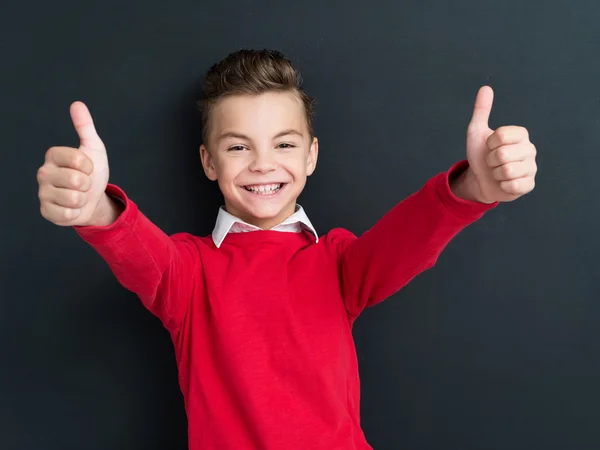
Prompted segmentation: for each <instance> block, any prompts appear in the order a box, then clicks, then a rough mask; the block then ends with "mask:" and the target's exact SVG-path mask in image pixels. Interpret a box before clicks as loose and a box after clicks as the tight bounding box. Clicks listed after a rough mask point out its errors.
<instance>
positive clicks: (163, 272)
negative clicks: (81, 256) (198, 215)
mask: <svg viewBox="0 0 600 450" xmlns="http://www.w3.org/2000/svg"><path fill="white" fill-rule="evenodd" d="M106 193H107V194H108V195H110V196H112V197H116V198H117V199H120V200H121V201H122V202H123V203H124V204H125V209H124V211H123V212H122V213H121V215H120V216H119V217H118V219H117V220H116V221H115V222H113V223H112V224H111V225H108V226H87V227H74V228H75V230H76V232H77V233H78V235H79V236H81V238H82V239H83V240H84V241H86V242H87V243H88V244H90V245H91V246H92V247H93V248H94V249H95V250H96V251H97V252H98V253H99V254H100V256H101V257H102V258H103V259H104V260H105V261H106V262H107V263H108V265H109V267H110V269H111V270H112V271H113V273H114V275H115V276H116V278H117V280H118V281H119V282H120V283H121V285H122V286H123V287H125V288H127V289H128V290H130V291H132V292H134V293H135V294H137V295H138V297H139V298H140V299H141V301H142V303H143V304H144V306H145V307H146V308H147V309H148V310H149V311H150V312H151V313H152V314H154V315H155V316H157V317H158V318H159V319H160V320H161V321H162V323H163V325H164V326H165V328H167V329H168V330H169V331H170V332H176V331H177V330H178V329H179V326H180V324H181V322H182V321H183V318H184V316H185V313H186V311H187V306H188V305H189V302H190V300H191V296H192V289H193V286H194V279H195V277H197V276H198V275H199V274H200V273H201V271H200V267H199V266H200V255H199V251H198V248H197V246H196V244H195V241H194V240H193V239H192V238H191V235H189V234H187V233H178V234H174V235H172V236H167V235H166V234H165V233H164V232H163V231H162V230H160V228H158V227H157V226H156V225H155V224H153V223H152V222H151V221H150V220H149V219H148V218H147V217H146V216H145V215H144V214H142V213H141V212H140V211H139V210H138V207H137V205H136V204H135V203H134V202H133V201H132V200H131V199H129V198H128V197H127V195H126V194H125V192H123V190H122V189H120V188H119V187H117V186H115V185H112V184H109V185H108V186H107V189H106Z"/></svg>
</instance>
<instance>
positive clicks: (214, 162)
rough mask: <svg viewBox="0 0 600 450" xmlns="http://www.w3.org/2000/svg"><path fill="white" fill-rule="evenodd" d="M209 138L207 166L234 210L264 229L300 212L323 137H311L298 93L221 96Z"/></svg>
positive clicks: (205, 152)
mask: <svg viewBox="0 0 600 450" xmlns="http://www.w3.org/2000/svg"><path fill="white" fill-rule="evenodd" d="M208 141H209V142H208V146H205V145H204V144H203V145H202V146H201V147H200V156H201V159H202V165H203V167H204V171H205V173H206V176H207V177H208V178H209V179H211V180H213V181H214V180H217V181H218V183H219V188H220V189H221V192H222V193H223V197H224V198H225V207H226V209H227V211H228V212H229V213H231V214H233V215H235V216H237V217H239V218H240V219H242V220H244V221H246V222H248V223H250V224H253V225H256V226H258V227H260V228H263V229H270V228H273V227H274V226H275V225H277V224H279V223H281V222H282V221H284V220H285V219H286V218H287V217H289V216H291V215H292V214H293V213H294V211H295V207H296V199H297V198H298V196H299V195H300V193H301V192H302V189H303V188H304V185H305V184H306V177H307V176H309V175H311V174H312V173H313V171H314V170H315V166H316V162H317V155H318V141H317V139H316V138H314V139H313V140H312V141H311V139H310V137H309V134H308V129H307V124H306V118H305V114H304V107H303V105H302V103H301V102H300V100H299V99H298V98H297V97H296V96H295V95H294V94H293V93H291V92H267V93H264V94H261V95H235V96H230V97H226V98H223V99H221V100H220V101H219V102H218V103H217V105H216V106H215V107H214V109H213V110H212V112H211V130H210V136H209V138H208ZM207 147H208V148H207ZM208 149H210V151H209V150H208Z"/></svg>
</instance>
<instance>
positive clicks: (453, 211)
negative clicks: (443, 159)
mask: <svg viewBox="0 0 600 450" xmlns="http://www.w3.org/2000/svg"><path fill="white" fill-rule="evenodd" d="M467 167H468V163H467V161H460V162H458V163H456V164H455V165H453V166H452V167H451V168H450V169H449V170H448V171H447V172H442V173H440V174H438V175H436V176H434V177H433V178H431V179H429V180H428V182H427V183H426V184H425V185H424V186H423V187H422V188H421V189H420V190H419V191H417V192H416V193H414V194H412V195H411V196H409V197H407V198H406V199H404V200H403V201H401V202H400V203H398V204H397V205H396V206H394V207H393V208H392V209H391V210H390V211H389V212H388V213H386V214H385V215H384V216H383V217H382V218H381V219H380V220H379V221H378V222H377V223H376V224H375V225H374V226H373V227H372V228H371V229H369V230H368V231H366V232H365V233H364V234H363V235H362V236H361V237H359V238H357V237H356V236H355V235H353V234H352V233H350V232H349V231H346V230H342V229H338V232H337V233H336V234H334V237H333V239H332V240H335V241H337V242H336V243H335V246H336V248H337V253H338V266H339V271H340V279H341V289H342V295H343V297H344V301H345V303H346V309H347V311H348V314H349V316H350V318H351V319H352V320H354V319H355V318H356V317H358V315H359V314H360V313H361V312H362V311H363V309H364V308H366V307H369V306H372V305H374V304H376V303H378V302H380V301H382V300H384V299H385V298H387V297H389V296H390V295H392V294H394V293H395V292H397V291H398V290H400V289H401V288H402V287H404V286H405V285H406V284H407V283H408V282H409V281H411V280H412V279H413V278H414V277H415V276H417V275H418V274H419V273H421V272H423V271H425V270H427V269H429V268H431V267H432V266H433V265H434V264H435V263H436V261H437V258H438V257H439V255H440V253H441V252H442V250H443V249H444V248H445V247H446V245H447V244H448V243H449V242H450V240H451V239H452V238H453V237H454V236H456V235H457V234H458V233H459V232H460V231H461V230H462V229H463V228H465V227H466V226H468V225H469V224H471V223H472V222H474V221H476V220H477V219H479V218H480V217H481V216H482V215H483V214H484V213H485V212H486V211H487V210H489V209H491V208H493V207H495V206H496V205H497V203H492V204H484V203H479V202H474V201H468V200H464V199H461V198H459V197H456V196H455V195H454V193H453V192H452V191H451V189H450V184H449V179H450V177H451V176H454V175H455V174H458V173H459V172H461V171H462V170H464V169H466V168H467Z"/></svg>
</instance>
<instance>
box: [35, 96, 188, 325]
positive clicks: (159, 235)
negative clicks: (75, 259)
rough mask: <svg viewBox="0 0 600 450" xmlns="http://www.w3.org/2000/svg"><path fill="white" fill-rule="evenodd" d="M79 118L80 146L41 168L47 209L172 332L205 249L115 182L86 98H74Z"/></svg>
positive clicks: (49, 156)
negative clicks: (149, 213) (159, 221)
mask: <svg viewBox="0 0 600 450" xmlns="http://www.w3.org/2000/svg"><path fill="white" fill-rule="evenodd" d="M71 118H72V120H73V125H74V126H75V129H76V130H77V133H78V135H79V138H80V146H79V148H71V147H51V148H50V149H49V150H48V151H47V152H46V156H45V162H44V164H43V165H42V166H41V167H40V168H39V170H38V173H37V179H38V184H39V191H38V197H39V199H40V211H41V214H42V216H43V217H44V218H46V219H47V220H49V221H50V222H52V223H54V224H57V225H61V226H71V227H73V228H74V229H75V230H76V231H77V233H78V234H79V235H80V236H81V237H82V238H83V239H84V240H85V241H86V242H88V243H89V244H90V245H91V246H92V247H93V248H94V249H95V250H96V251H97V252H98V253H99V254H100V255H101V256H102V257H103V258H104V260H105V261H106V262H107V263H108V265H109V266H110V268H111V270H112V271H113V273H114V274H115V276H116V277H117V279H118V280H119V282H120V283H121V284H122V285H123V286H124V287H125V288H127V289H129V290H130V291H132V292H134V293H136V294H137V295H138V296H139V297H140V299H141V300H142V302H143V303H144V305H145V306H146V307H147V308H148V309H149V310H150V311H151V312H152V313H153V314H155V315H156V316H157V317H158V318H160V319H161V321H162V322H163V324H164V325H165V327H166V328H167V329H169V331H171V332H173V331H176V330H177V329H178V326H179V324H180V323H181V321H182V320H183V317H184V315H185V312H186V310H187V305H188V303H189V300H190V296H191V292H192V284H193V278H194V276H196V275H195V274H198V273H199V268H198V265H199V263H200V260H199V254H198V251H197V248H196V246H195V244H194V242H193V240H192V239H190V237H189V235H187V234H183V233H181V234H178V235H174V236H167V235H166V234H165V233H164V232H163V231H161V230H160V229H159V228H158V227H157V226H156V225H154V224H153V223H152V222H151V221H150V220H149V219H148V218H147V217H146V216H144V215H143V214H142V213H141V212H140V211H139V210H138V208H137V205H136V204H135V203H134V202H133V201H131V200H130V199H129V198H128V197H127V196H126V195H125V193H124V192H123V190H121V189H120V188H118V187H117V186H115V185H113V184H109V183H108V178H109V166H108V157H107V153H106V148H105V145H104V143H103V142H102V140H101V139H100V137H99V136H98V134H97V132H96V129H95V126H94V122H93V120H92V117H91V115H90V113H89V111H88V109H87V107H86V106H85V105H84V104H83V103H81V102H75V103H73V104H72V105H71ZM174 280H177V281H176V282H174Z"/></svg>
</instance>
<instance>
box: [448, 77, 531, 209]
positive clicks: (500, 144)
mask: <svg viewBox="0 0 600 450" xmlns="http://www.w3.org/2000/svg"><path fill="white" fill-rule="evenodd" d="M493 101H494V92H493V90H492V89H491V88H490V87H489V86H483V87H482V88H481V89H480V90H479V92H478V93H477V97H476V99H475V107H474V109H473V116H472V118H471V122H470V123H469V126H468V128H467V160H468V162H469V169H468V170H467V173H466V174H465V176H464V177H463V181H464V182H463V183H462V186H458V187H456V193H457V195H459V196H461V197H463V198H468V199H470V200H475V201H478V202H481V203H494V202H510V201H513V200H516V199H517V198H519V197H521V196H523V195H525V194H527V193H529V192H531V191H532V190H533V188H534V186H535V175H536V173H537V165H536V161H535V157H536V153H537V151H536V148H535V145H533V144H532V143H531V142H530V141H529V132H528V131H527V129H525V128H523V127H519V126H503V127H500V128H498V129H496V130H492V129H490V128H489V126H488V120H489V117H490V112H491V110H492V103H493Z"/></svg>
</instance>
